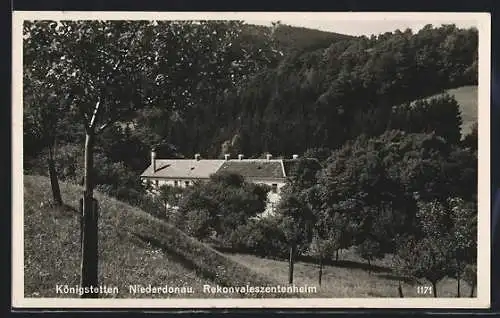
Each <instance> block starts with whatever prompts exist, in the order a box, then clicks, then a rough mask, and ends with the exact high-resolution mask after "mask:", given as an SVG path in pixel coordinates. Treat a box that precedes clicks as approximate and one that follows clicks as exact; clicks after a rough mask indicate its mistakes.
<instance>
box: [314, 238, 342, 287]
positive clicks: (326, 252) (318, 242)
mask: <svg viewBox="0 0 500 318" xmlns="http://www.w3.org/2000/svg"><path fill="white" fill-rule="evenodd" d="M337 246H338V240H336V239H335V238H327V239H323V238H321V237H320V235H319V234H318V233H316V234H315V235H314V237H313V240H312V243H311V247H310V251H309V252H310V253H311V254H312V255H315V256H316V257H317V259H318V285H319V286H321V282H322V277H323V261H324V259H325V258H327V257H328V256H331V255H332V254H333V252H334V251H338V248H337ZM337 255H338V254H337Z"/></svg>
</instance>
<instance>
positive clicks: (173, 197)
mask: <svg viewBox="0 0 500 318" xmlns="http://www.w3.org/2000/svg"><path fill="white" fill-rule="evenodd" d="M181 194H182V189H181V188H179V187H173V186H170V185H162V186H160V188H159V189H158V197H159V199H160V200H162V201H163V204H164V206H165V214H166V215H168V212H169V208H172V207H176V206H177V205H178V204H179V201H180V196H181Z"/></svg>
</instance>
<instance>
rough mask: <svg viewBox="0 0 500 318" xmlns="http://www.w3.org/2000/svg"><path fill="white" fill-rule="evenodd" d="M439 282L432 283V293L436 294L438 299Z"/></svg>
mask: <svg viewBox="0 0 500 318" xmlns="http://www.w3.org/2000/svg"><path fill="white" fill-rule="evenodd" d="M436 285H437V282H432V293H433V294H434V298H437V296H438V294H437V288H436Z"/></svg>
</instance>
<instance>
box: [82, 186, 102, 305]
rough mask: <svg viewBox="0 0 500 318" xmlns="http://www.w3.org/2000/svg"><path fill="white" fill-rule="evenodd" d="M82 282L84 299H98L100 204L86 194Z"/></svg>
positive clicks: (83, 224) (84, 202)
mask: <svg viewBox="0 0 500 318" xmlns="http://www.w3.org/2000/svg"><path fill="white" fill-rule="evenodd" d="M81 207H82V212H83V213H82V215H81V218H82V219H81V248H82V249H81V253H82V258H81V278H80V279H81V280H80V286H81V287H82V288H83V291H84V292H83V293H82V295H81V297H82V298H98V297H99V294H98V293H96V292H91V289H92V288H94V289H97V288H98V223H97V221H98V204H97V200H95V199H94V198H93V197H92V196H91V195H87V194H86V193H85V194H84V196H83V199H82V200H81Z"/></svg>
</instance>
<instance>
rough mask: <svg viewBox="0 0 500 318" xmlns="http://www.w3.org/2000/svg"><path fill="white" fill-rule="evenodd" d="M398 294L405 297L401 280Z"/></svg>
mask: <svg viewBox="0 0 500 318" xmlns="http://www.w3.org/2000/svg"><path fill="white" fill-rule="evenodd" d="M398 294H399V297H400V298H403V297H404V295H403V287H402V286H401V281H398Z"/></svg>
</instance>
